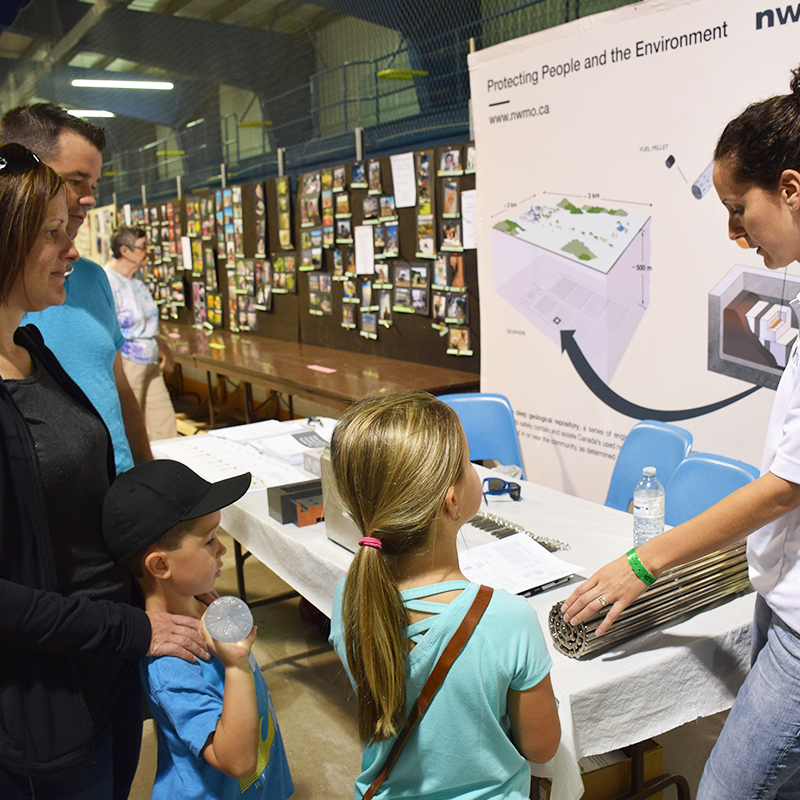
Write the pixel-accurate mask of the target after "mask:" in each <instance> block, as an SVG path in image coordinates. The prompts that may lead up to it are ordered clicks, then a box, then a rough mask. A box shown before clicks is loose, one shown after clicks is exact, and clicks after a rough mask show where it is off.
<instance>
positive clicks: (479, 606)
mask: <svg viewBox="0 0 800 800" xmlns="http://www.w3.org/2000/svg"><path fill="white" fill-rule="evenodd" d="M491 599H492V589H491V588H490V587H488V586H481V587H480V588H479V589H478V594H477V595H476V596H475V599H474V600H473V601H472V605H471V606H470V607H469V611H467V614H466V616H465V617H464V619H463V620H462V621H461V624H460V625H459V626H458V629H457V630H456V632H455V633H454V634H453V636H452V638H451V639H450V641H449V642H448V643H447V647H445V649H444V652H443V653H442V654H441V656H439V660H438V661H437V662H436V666H434V668H433V671H432V672H431V674H430V675H429V676H428V680H427V681H425V685H424V686H423V687H422V691H421V692H420V694H419V697H418V698H417V702H416V703H414V707H413V708H412V709H411V713H410V714H409V715H408V719H407V720H406V724H405V725H404V726H403V730H401V731H400V733H399V734H398V735H397V739H395V742H394V745H393V746H392V749H391V750H390V752H389V755H388V756H387V758H386V761H384V762H383V766H382V767H381V771H380V772H379V773H378V777H377V778H375V780H374V781H373V782H372V784H371V786H370V787H369V789H367V791H366V792H365V793H364V796H363V798H362V800H372V797H373V795H374V794H375V792H377V791H378V789H379V788H380V785H381V784H382V783H383V782H384V781H385V780H386V778H388V777H389V773H390V772H391V771H392V767H393V766H394V765H395V762H396V761H397V757H398V756H399V755H400V751H401V750H402V749H403V747H404V745H405V743H406V742H407V741H408V737H409V736H410V735H411V732H412V731H413V730H414V728H415V727H416V726H417V723H418V722H419V721H420V719H421V718H422V715H423V714H424V713H425V711H426V710H427V708H428V706H429V705H430V704H431V700H433V698H434V696H435V695H436V692H437V691H438V690H439V687H440V686H441V685H442V681H443V680H444V677H445V675H447V672H448V670H449V669H450V667H452V666H453V662H454V661H455V660H456V658H458V654H459V653H460V652H461V651H462V650H463V649H464V645H465V644H466V643H467V641H468V640H469V637H470V636H472V632H473V631H474V630H475V628H476V626H477V625H478V623H479V622H480V619H481V617H482V616H483V612H484V611H486V607H487V606H488V605H489V601H490V600H491Z"/></svg>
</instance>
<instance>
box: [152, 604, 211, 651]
mask: <svg viewBox="0 0 800 800" xmlns="http://www.w3.org/2000/svg"><path fill="white" fill-rule="evenodd" d="M147 616H148V618H149V620H150V649H149V650H148V651H147V655H148V656H177V657H178V658H182V659H183V660H184V661H190V662H192V663H194V662H195V661H197V659H198V658H202V659H203V661H208V659H209V655H208V650H207V649H206V647H205V644H204V643H203V638H202V637H201V636H200V631H199V627H200V623H199V622H198V621H197V620H196V619H192V617H184V616H181V615H179V614H167V612H166V611H148V612H147Z"/></svg>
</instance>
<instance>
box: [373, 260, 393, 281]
mask: <svg viewBox="0 0 800 800" xmlns="http://www.w3.org/2000/svg"><path fill="white" fill-rule="evenodd" d="M389 282H390V277H389V262H386V261H378V262H377V263H376V264H375V283H376V284H377V283H389Z"/></svg>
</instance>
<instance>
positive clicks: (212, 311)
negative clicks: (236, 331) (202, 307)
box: [206, 294, 222, 328]
mask: <svg viewBox="0 0 800 800" xmlns="http://www.w3.org/2000/svg"><path fill="white" fill-rule="evenodd" d="M206 322H207V324H208V325H211V326H212V327H214V328H221V327H222V297H221V296H220V295H219V294H206Z"/></svg>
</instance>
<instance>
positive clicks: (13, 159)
mask: <svg viewBox="0 0 800 800" xmlns="http://www.w3.org/2000/svg"><path fill="white" fill-rule="evenodd" d="M38 166H39V159H38V157H37V156H36V155H35V154H34V153H32V152H31V151H30V150H28V148H27V147H23V146H22V145H21V144H17V143H16V142H9V143H8V144H4V145H3V146H2V147H0V176H3V175H24V174H25V173H26V172H32V171H33V170H35V169H36V167H38Z"/></svg>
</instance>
